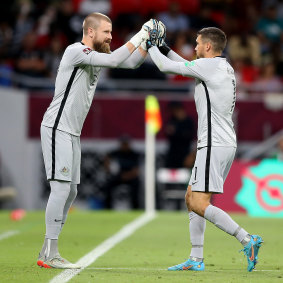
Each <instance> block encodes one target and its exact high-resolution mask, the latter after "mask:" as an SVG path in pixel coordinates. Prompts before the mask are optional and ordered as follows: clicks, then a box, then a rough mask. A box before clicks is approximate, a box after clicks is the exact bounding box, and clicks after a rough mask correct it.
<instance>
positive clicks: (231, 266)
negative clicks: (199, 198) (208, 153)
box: [0, 210, 283, 283]
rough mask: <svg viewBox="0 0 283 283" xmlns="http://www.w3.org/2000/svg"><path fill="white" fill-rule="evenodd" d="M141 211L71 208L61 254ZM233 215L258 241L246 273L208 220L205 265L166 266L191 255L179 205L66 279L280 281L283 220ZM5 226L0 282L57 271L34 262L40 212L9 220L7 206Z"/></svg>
mask: <svg viewBox="0 0 283 283" xmlns="http://www.w3.org/2000/svg"><path fill="white" fill-rule="evenodd" d="M141 214H142V212H110V211H109V212H107V211H79V210H74V211H72V212H71V213H70V215H69V218H68V221H67V224H66V225H65V227H64V229H63V231H62V234H61V237H60V243H59V247H60V253H61V255H62V256H63V257H66V258H67V259H69V260H70V261H72V262H76V261H77V260H78V259H80V258H81V257H83V256H84V255H85V254H87V253H88V252H89V251H91V250H92V249H94V248H95V247H96V246H98V245H99V244H100V243H102V242H103V241H104V240H105V239H107V238H108V237H110V236H112V235H113V234H115V233H116V232H118V231H119V230H120V228H122V227H123V226H124V225H126V224H127V223H129V222H131V221H133V220H134V219H135V218H137V217H138V216H139V215H141ZM232 217H233V218H234V219H235V220H236V221H237V222H238V223H239V224H240V225H241V226H243V227H244V228H245V229H246V230H248V231H249V232H250V233H253V234H260V235H261V236H262V238H263V240H264V244H263V246H262V248H261V249H260V252H259V263H258V265H257V269H256V271H253V272H247V271H246V267H247V263H246V258H245V257H244V255H243V253H239V250H240V249H241V245H240V244H239V243H238V242H237V241H236V240H235V239H234V238H233V237H231V236H229V235H228V234H226V233H224V232H222V231H220V230H219V229H217V228H216V227H214V226H213V225H212V224H211V223H207V228H206V234H205V247H204V257H205V264H206V269H205V271H203V272H192V271H180V272H172V271H167V270H166V269H167V267H168V266H171V265H175V264H177V263H181V262H182V261H184V260H185V259H186V258H187V257H188V256H189V251H190V242H189V219H188V215H187V213H186V212H185V211H182V212H159V213H158V214H157V217H156V218H155V219H154V220H153V221H151V222H149V223H148V224H147V225H145V226H143V227H142V228H140V229H139V230H137V231H136V232H135V233H134V234H133V235H132V236H130V237H129V238H126V239H125V240H124V241H122V242H121V243H119V244H118V245H116V246H115V247H114V248H113V249H111V250H110V251H108V252H107V253H105V254H104V255H103V256H101V257H100V258H98V259H97V260H96V261H95V262H94V263H93V264H92V265H90V266H88V267H87V268H86V269H84V270H83V271H82V272H81V273H79V274H78V275H76V276H75V277H73V278H72V279H71V280H70V281H69V282H78V283H79V282H111V283H112V282H115V283H127V282H132V283H139V282H146V283H151V282H162V283H163V282H168V283H173V282H204V283H205V282H221V283H222V282H223V283H227V282H229V283H230V282H239V283H240V282H241V283H242V282H256V283H260V282H262V283H268V282H283V241H282V240H283V238H282V234H283V225H282V219H265V218H249V217H247V216H244V215H232ZM7 231H18V232H19V233H18V234H16V235H14V236H11V237H9V238H6V239H2V240H0V259H1V260H0V262H1V265H0V282H9V283H13V282H20V283H24V282H29V283H31V282H49V281H50V280H51V279H52V278H54V277H55V276H56V275H57V274H59V273H61V271H60V270H56V269H44V268H39V267H38V266H37V265H36V259H37V255H38V252H39V250H40V248H41V245H42V242H43V237H44V233H45V227H44V212H41V211H40V212H27V215H26V217H25V218H24V219H22V220H21V221H18V222H13V221H11V220H10V218H9V212H5V211H1V212H0V237H1V234H3V233H5V232H7Z"/></svg>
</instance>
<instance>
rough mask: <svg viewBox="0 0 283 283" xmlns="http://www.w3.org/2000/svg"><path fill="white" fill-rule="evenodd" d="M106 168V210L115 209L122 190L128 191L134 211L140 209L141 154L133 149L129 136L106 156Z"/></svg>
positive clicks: (124, 136) (103, 189) (104, 190)
mask: <svg viewBox="0 0 283 283" xmlns="http://www.w3.org/2000/svg"><path fill="white" fill-rule="evenodd" d="M104 166H105V170H106V173H107V175H108V177H107V181H106V183H105V184H104V185H103V186H102V189H101V192H102V194H104V196H105V202H104V205H105V208H106V209H112V208H113V207H114V204H115V202H117V196H119V191H118V190H119V189H120V191H121V189H122V190H123V189H125V190H127V192H126V195H128V196H129V202H130V206H131V208H132V209H138V208H140V207H141V204H140V203H139V193H140V180H139V176H140V171H139V154H138V152H136V151H135V150H134V149H133V148H132V147H131V141H130V137H129V136H128V135H123V136H121V137H120V139H119V146H118V148H117V149H115V150H113V151H111V152H109V153H108V154H107V155H106V157H105V160H104Z"/></svg>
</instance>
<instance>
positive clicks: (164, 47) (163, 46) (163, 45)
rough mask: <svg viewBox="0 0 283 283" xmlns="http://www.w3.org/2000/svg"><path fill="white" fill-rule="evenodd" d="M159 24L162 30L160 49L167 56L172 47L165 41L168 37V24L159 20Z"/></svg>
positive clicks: (159, 42)
mask: <svg viewBox="0 0 283 283" xmlns="http://www.w3.org/2000/svg"><path fill="white" fill-rule="evenodd" d="M158 26H159V30H160V37H159V39H158V44H157V46H158V49H159V51H160V52H161V53H162V54H163V55H165V56H167V54H168V53H169V51H170V50H171V48H170V47H169V46H168V45H167V44H166V43H165V38H166V26H165V25H164V24H163V23H162V22H161V21H159V22H158Z"/></svg>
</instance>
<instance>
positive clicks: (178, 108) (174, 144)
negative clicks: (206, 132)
mask: <svg viewBox="0 0 283 283" xmlns="http://www.w3.org/2000/svg"><path fill="white" fill-rule="evenodd" d="M169 109H170V113H171V117H170V118H169V120H168V122H167V124H166V126H165V134H166V136H167V139H168V143H169V148H168V151H167V154H166V164H165V166H166V167H167V168H183V167H186V164H185V160H186V158H187V156H188V155H189V154H190V152H191V143H192V141H193V138H194V134H195V125H194V121H193V119H192V118H191V117H189V116H188V115H187V113H186V111H185V109H184V105H183V104H182V103H181V102H179V101H172V102H170V103H169ZM186 163H187V162H186Z"/></svg>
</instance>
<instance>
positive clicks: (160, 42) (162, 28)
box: [157, 21, 166, 47]
mask: <svg viewBox="0 0 283 283" xmlns="http://www.w3.org/2000/svg"><path fill="white" fill-rule="evenodd" d="M158 26H159V31H160V32H159V38H158V43H157V46H158V47H161V46H162V45H164V44H165V38H166V26H165V25H164V24H163V23H162V22H161V21H158Z"/></svg>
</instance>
